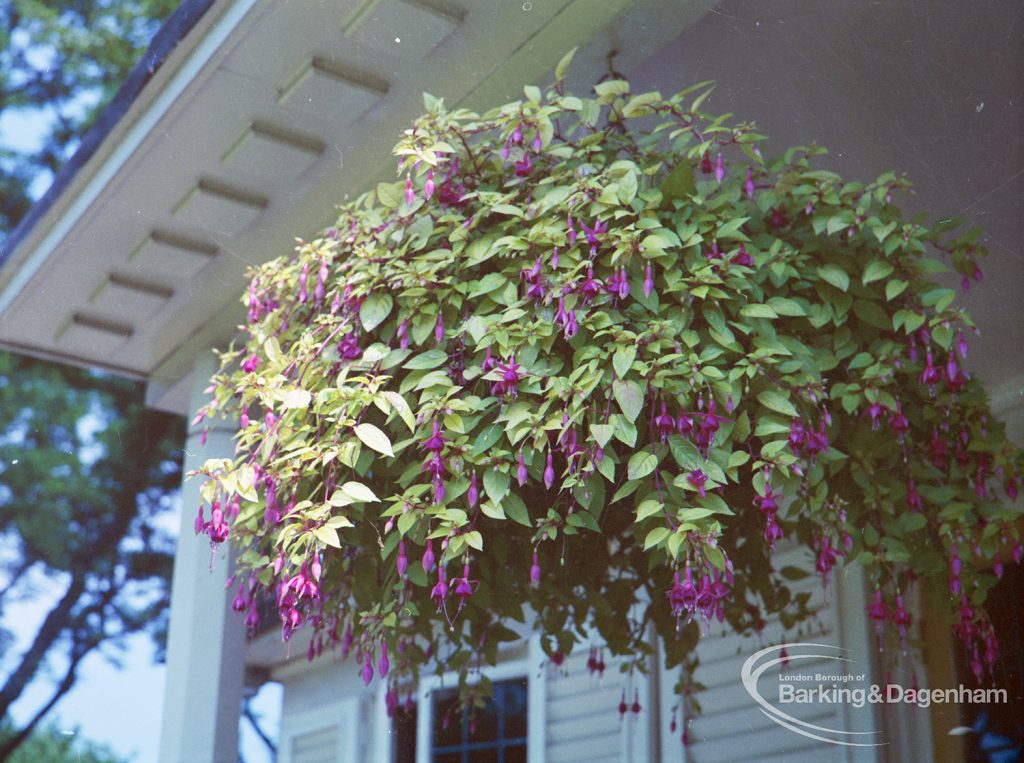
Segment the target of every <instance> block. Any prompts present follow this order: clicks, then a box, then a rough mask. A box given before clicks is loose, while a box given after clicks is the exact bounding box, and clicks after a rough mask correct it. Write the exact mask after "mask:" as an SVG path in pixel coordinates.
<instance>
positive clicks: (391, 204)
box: [377, 183, 405, 209]
mask: <svg viewBox="0 0 1024 763" xmlns="http://www.w3.org/2000/svg"><path fill="white" fill-rule="evenodd" d="M404 193H405V189H404V188H403V187H402V184H401V183H377V199H378V200H379V201H380V203H381V206H382V207H386V208H387V209H397V208H398V206H399V205H400V204H401V203H402V198H403V194H404Z"/></svg>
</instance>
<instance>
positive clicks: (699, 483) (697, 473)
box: [686, 469, 708, 498]
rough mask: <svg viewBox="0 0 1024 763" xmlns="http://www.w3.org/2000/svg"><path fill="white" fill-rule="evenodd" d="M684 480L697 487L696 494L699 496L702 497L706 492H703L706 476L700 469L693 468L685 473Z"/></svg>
mask: <svg viewBox="0 0 1024 763" xmlns="http://www.w3.org/2000/svg"><path fill="white" fill-rule="evenodd" d="M686 481H687V482H689V483H690V484H691V485H692V486H693V487H695V488H696V489H697V494H698V495H699V496H700V497H701V498H703V497H704V496H705V495H706V493H705V492H704V484H705V483H706V482H707V481H708V476H707V475H706V474H704V472H702V471H701V470H700V469H694V470H693V471H692V472H690V473H689V474H687V475H686Z"/></svg>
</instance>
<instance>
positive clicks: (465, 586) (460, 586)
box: [452, 564, 477, 607]
mask: <svg viewBox="0 0 1024 763" xmlns="http://www.w3.org/2000/svg"><path fill="white" fill-rule="evenodd" d="M452 582H453V583H454V584H455V591H454V593H455V595H456V596H458V597H459V606H460V607H461V606H462V605H463V604H465V602H466V599H468V598H469V597H470V596H472V595H473V583H475V582H477V581H475V580H470V579H469V565H468V564H465V565H463V567H462V577H461V578H456V579H455V580H453V581H452Z"/></svg>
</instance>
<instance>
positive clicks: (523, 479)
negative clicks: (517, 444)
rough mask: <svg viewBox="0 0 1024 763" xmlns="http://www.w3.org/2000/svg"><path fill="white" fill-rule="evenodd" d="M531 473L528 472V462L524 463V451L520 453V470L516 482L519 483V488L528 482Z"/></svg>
mask: <svg viewBox="0 0 1024 763" xmlns="http://www.w3.org/2000/svg"><path fill="white" fill-rule="evenodd" d="M529 476H530V475H529V473H528V472H527V471H526V462H525V461H523V451H521V450H520V451H519V468H518V469H517V470H516V480H517V481H518V482H519V487H522V486H523V485H525V484H526V480H527V479H528V478H529Z"/></svg>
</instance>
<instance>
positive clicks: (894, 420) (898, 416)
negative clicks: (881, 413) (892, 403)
mask: <svg viewBox="0 0 1024 763" xmlns="http://www.w3.org/2000/svg"><path fill="white" fill-rule="evenodd" d="M889 426H890V427H892V432H893V434H894V435H896V437H898V438H899V439H900V440H902V439H903V436H904V435H905V434H906V433H907V432H909V431H910V422H909V421H908V420H907V417H906V416H905V415H904V414H903V404H902V403H900V402H898V401H897V403H896V411H895V413H892V414H890V415H889Z"/></svg>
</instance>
